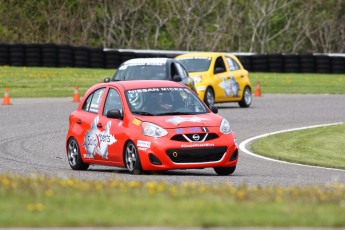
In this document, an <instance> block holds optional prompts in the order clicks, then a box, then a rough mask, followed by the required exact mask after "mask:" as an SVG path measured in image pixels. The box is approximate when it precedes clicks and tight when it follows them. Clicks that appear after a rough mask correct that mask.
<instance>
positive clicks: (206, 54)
mask: <svg viewBox="0 0 345 230" xmlns="http://www.w3.org/2000/svg"><path fill="white" fill-rule="evenodd" d="M220 55H228V56H231V57H234V55H233V54H230V53H221V52H191V53H186V54H181V55H179V56H177V57H176V59H178V58H186V57H214V56H220Z"/></svg>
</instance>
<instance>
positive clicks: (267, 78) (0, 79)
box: [0, 66, 345, 98]
mask: <svg viewBox="0 0 345 230" xmlns="http://www.w3.org/2000/svg"><path fill="white" fill-rule="evenodd" d="M114 72H115V70H114V69H83V68H43V67H30V68H29V67H8V66H1V67H0V89H1V88H5V87H8V88H9V93H10V96H11V97H14V98H16V97H72V96H73V93H74V87H75V85H78V87H79V93H80V95H84V93H85V91H86V90H87V89H88V88H89V87H90V86H92V85H94V84H96V83H99V82H103V79H104V78H105V77H111V76H112V75H113V73H114ZM250 77H251V82H252V87H253V89H254V88H255V87H256V82H260V86H261V90H262V93H279V94H296V93H298V94H320V93H322V94H324V93H327V94H344V93H345V90H344V89H345V75H344V74H293V73H250Z"/></svg>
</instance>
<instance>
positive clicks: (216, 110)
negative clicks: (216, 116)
mask: <svg viewBox="0 0 345 230" xmlns="http://www.w3.org/2000/svg"><path fill="white" fill-rule="evenodd" d="M210 110H211V111H212V113H218V108H217V106H215V105H211V106H210Z"/></svg>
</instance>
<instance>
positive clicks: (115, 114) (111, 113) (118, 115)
mask: <svg viewBox="0 0 345 230" xmlns="http://www.w3.org/2000/svg"><path fill="white" fill-rule="evenodd" d="M107 118H117V119H122V118H123V116H122V112H121V111H120V110H119V109H111V110H109V111H108V112H107Z"/></svg>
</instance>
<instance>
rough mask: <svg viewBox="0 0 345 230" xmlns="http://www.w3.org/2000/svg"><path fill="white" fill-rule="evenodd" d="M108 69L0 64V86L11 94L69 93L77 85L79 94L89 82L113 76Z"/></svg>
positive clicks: (66, 94) (90, 84)
mask: <svg viewBox="0 0 345 230" xmlns="http://www.w3.org/2000/svg"><path fill="white" fill-rule="evenodd" d="M113 73H114V70H111V69H83V68H44V67H30V68H28V67H6V66H5V67H0V87H1V88H5V87H8V88H9V93H10V96H11V98H12V97H14V98H16V97H72V96H73V93H74V87H75V86H76V85H78V87H79V93H80V95H84V93H85V92H86V90H87V89H88V88H90V86H92V85H94V84H96V83H100V82H103V80H104V78H105V77H112V75H113Z"/></svg>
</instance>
